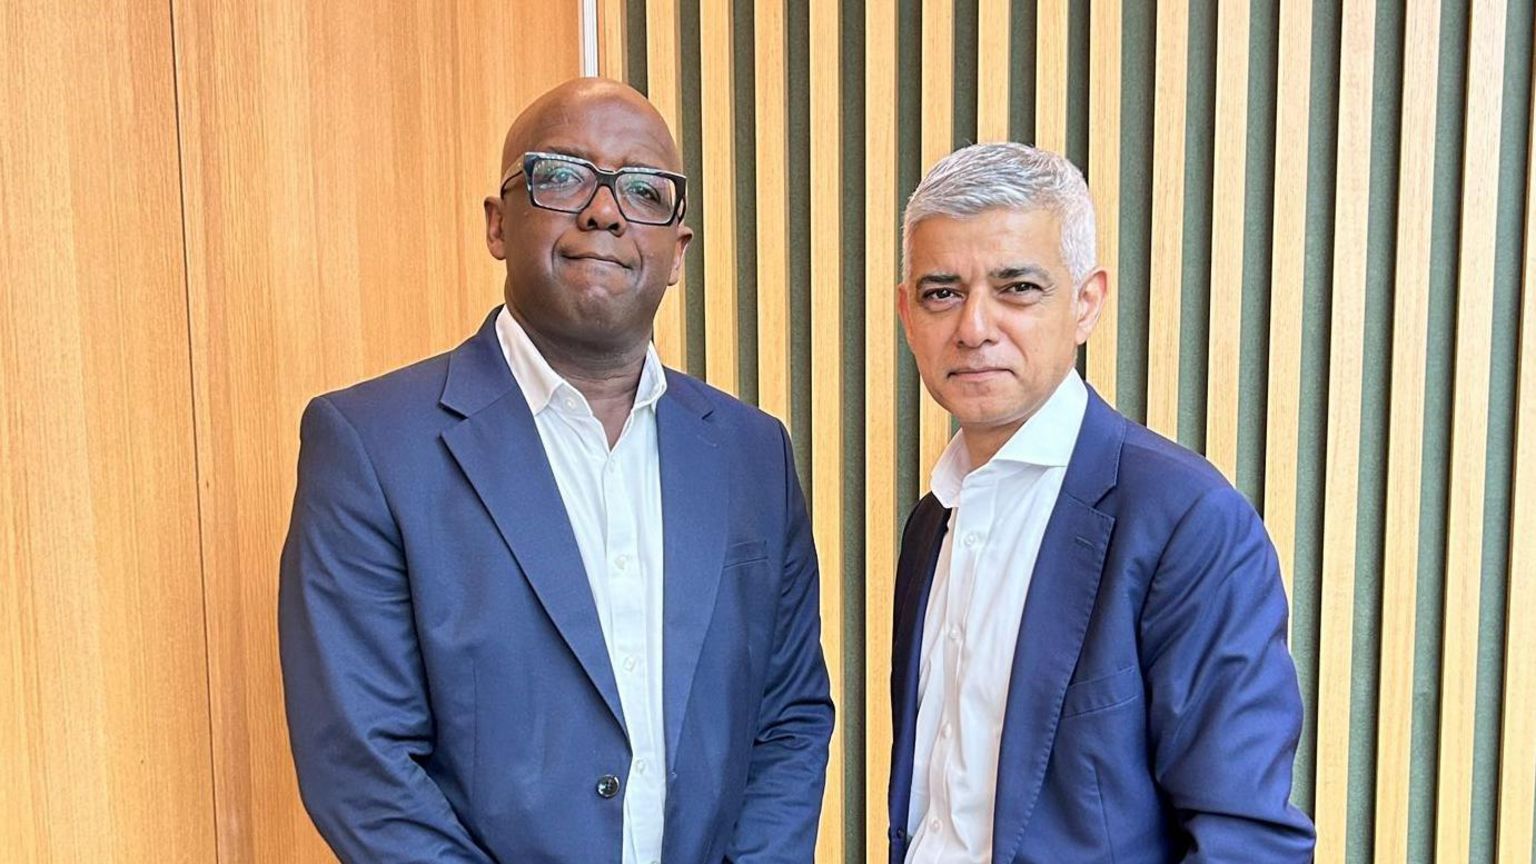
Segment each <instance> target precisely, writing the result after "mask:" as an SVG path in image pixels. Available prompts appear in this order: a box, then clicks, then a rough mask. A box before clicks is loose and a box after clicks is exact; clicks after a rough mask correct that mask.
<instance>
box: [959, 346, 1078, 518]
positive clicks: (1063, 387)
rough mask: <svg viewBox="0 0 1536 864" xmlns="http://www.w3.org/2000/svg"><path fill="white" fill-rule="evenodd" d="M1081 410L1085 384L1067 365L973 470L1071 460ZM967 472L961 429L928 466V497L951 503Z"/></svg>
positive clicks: (1054, 464)
mask: <svg viewBox="0 0 1536 864" xmlns="http://www.w3.org/2000/svg"><path fill="white" fill-rule="evenodd" d="M1087 410H1088V387H1087V386H1086V385H1085V384H1083V379H1082V376H1080V375H1078V374H1077V370H1076V369H1072V370H1069V371H1068V372H1067V377H1066V378H1063V379H1062V381H1061V383H1060V384H1058V385H1056V390H1055V391H1054V392H1053V393H1051V396H1050V398H1048V399H1046V400H1045V404H1044V405H1041V406H1040V409H1039V410H1038V411H1036V412H1035V413H1034V414H1033V415H1032V416H1031V417H1030V418H1029V419H1028V420H1026V421H1024V424H1023V425H1022V426H1020V427H1019V428H1018V430H1017V431H1015V432H1014V433H1013V435H1012V436H1010V437H1009V438H1008V440H1007V441H1006V442H1004V444H1003V446H1002V448H1001V449H999V450H998V451H997V453H996V454H994V455H993V456H992V459H991V461H989V462H987V464H985V465H982V466H980V468H978V469H976V470H985V469H987V468H991V467H993V466H996V467H998V468H1000V469H1001V468H1004V467H1007V466H1013V465H1035V466H1039V467H1042V468H1065V467H1067V464H1068V463H1069V462H1071V461H1072V448H1073V447H1075V446H1077V435H1078V432H1080V431H1081V430H1082V427H1083V415H1084V414H1085V413H1087ZM972 473H973V471H972V466H971V459H970V455H969V453H968V452H967V451H966V449H965V432H964V430H962V431H960V432H956V433H955V437H953V438H951V439H950V441H949V446H948V447H945V448H944V454H943V455H942V456H940V457H939V461H938V462H937V463H936V464H935V465H934V466H933V477H932V480H931V482H930V488H931V489H932V490H933V495H934V497H935V498H937V499H939V503H940V504H942V505H944V506H945V507H953V506H955V504H956V502H958V501H959V498H960V487H961V486H962V485H963V484H964V483H965V478H966V477H968V476H970V475H971V474H972Z"/></svg>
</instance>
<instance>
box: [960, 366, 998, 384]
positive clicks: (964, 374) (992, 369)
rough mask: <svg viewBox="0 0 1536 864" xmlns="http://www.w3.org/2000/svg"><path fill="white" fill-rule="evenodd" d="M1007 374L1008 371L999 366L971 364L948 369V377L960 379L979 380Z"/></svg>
mask: <svg viewBox="0 0 1536 864" xmlns="http://www.w3.org/2000/svg"><path fill="white" fill-rule="evenodd" d="M1007 374H1009V371H1008V370H1007V369H1004V368H1003V367H1001V366H973V367H966V368H964V369H951V370H949V377H951V378H958V379H960V380H961V381H980V380H983V379H986V378H990V377H992V376H994V375H1007Z"/></svg>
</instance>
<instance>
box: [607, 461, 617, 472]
mask: <svg viewBox="0 0 1536 864" xmlns="http://www.w3.org/2000/svg"><path fill="white" fill-rule="evenodd" d="M608 473H609V474H617V473H619V463H617V462H609V463H608Z"/></svg>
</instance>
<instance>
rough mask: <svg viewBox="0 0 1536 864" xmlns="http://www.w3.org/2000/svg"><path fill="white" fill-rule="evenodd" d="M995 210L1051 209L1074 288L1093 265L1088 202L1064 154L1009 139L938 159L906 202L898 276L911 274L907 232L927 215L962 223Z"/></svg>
mask: <svg viewBox="0 0 1536 864" xmlns="http://www.w3.org/2000/svg"><path fill="white" fill-rule="evenodd" d="M995 208H1007V209H1010V210H1050V211H1052V212H1054V213H1055V214H1056V216H1057V218H1058V219H1060V221H1061V260H1062V261H1063V262H1064V263H1065V264H1066V265H1067V271H1068V273H1070V274H1071V276H1072V282H1073V284H1074V286H1076V285H1080V284H1081V283H1082V281H1083V279H1084V278H1085V277H1086V276H1087V275H1088V274H1089V273H1091V272H1093V268H1094V266H1095V265H1096V264H1097V263H1098V261H1097V258H1096V252H1095V249H1094V236H1095V234H1094V216H1093V199H1092V198H1091V197H1090V196H1089V194H1088V184H1087V183H1086V182H1085V181H1084V180H1083V174H1082V172H1081V171H1079V170H1077V166H1076V165H1073V164H1072V163H1071V162H1070V161H1068V160H1067V158H1066V157H1065V156H1061V155H1059V154H1056V153H1052V152H1050V151H1049V150H1040V149H1038V148H1035V147H1030V146H1028V145H1027V144H1018V143H1014V142H1011V141H1008V142H1002V143H997V144H972V145H971V146H969V147H962V148H961V149H959V150H956V151H955V152H953V153H951V154H949V155H948V156H945V157H944V158H943V159H940V160H939V161H938V163H937V164H935V165H934V166H933V168H931V169H929V171H928V175H927V176H925V177H924V178H923V181H922V182H921V183H919V184H917V189H916V190H914V191H913V192H912V197H911V198H908V199H907V209H906V213H905V215H904V216H903V218H902V222H901V260H902V271H901V272H902V278H903V279H907V278H909V277H910V276H911V271H912V229H913V227H914V226H915V225H917V223H919V222H921V221H923V220H924V219H927V218H929V217H930V216H948V217H950V218H953V219H965V218H969V217H971V216H977V215H979V214H981V213H982V212H984V211H987V210H992V209H995Z"/></svg>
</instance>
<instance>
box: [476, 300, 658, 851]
mask: <svg viewBox="0 0 1536 864" xmlns="http://www.w3.org/2000/svg"><path fill="white" fill-rule="evenodd" d="M496 337H497V339H498V340H499V341H500V342H501V350H502V353H503V354H504V355H505V356H506V358H507V365H508V366H510V367H511V368H512V376H513V377H514V378H516V379H517V384H518V386H519V387H521V388H522V391H523V396H524V398H526V399H527V400H528V407H529V409H530V410H532V411H533V422H534V424H535V425H536V426H537V427H538V430H539V439H540V440H541V441H542V442H543V443H544V453H545V455H546V456H548V457H549V465H550V467H551V468H552V469H554V474H555V484H556V485H557V486H558V487H559V488H560V498H561V500H562V501H564V503H565V512H566V515H567V516H568V517H569V518H570V521H571V528H572V530H573V531H574V532H575V534H576V545H577V547H578V548H579V549H580V550H581V563H582V565H583V566H584V568H585V569H586V571H587V582H588V583H589V584H590V585H591V586H592V599H593V600H595V601H596V603H597V617H598V621H599V623H601V625H602V628H603V641H604V642H605V643H607V647H608V661H609V662H610V663H611V664H612V665H613V673H614V677H615V679H616V680H617V683H618V686H619V704H620V706H621V707H622V709H623V711H624V722H625V726H626V727H627V731H628V733H629V745H630V763H629V780H628V783H627V785H626V787H625V789H624V790H623V794H624V850H623V862H624V864H651V862H659V861H660V860H661V837H662V827H663V817H664V814H665V812H666V803H667V784H666V766H667V759H666V740H665V738H664V732H663V729H664V728H665V727H664V726H663V719H662V717H663V715H662V681H661V673H662V648H661V641H662V609H661V606H662V573H661V567H662V531H661V468H660V456H659V453H658V451H657V448H656V445H657V441H656V401H657V400H658V399H660V398H661V395H662V393H664V392H666V389H667V378H666V373H665V372H664V371H663V370H662V366H661V359H660V358H659V357H658V356H657V355H656V349H655V348H654V347H653V348H650V349H649V350H648V351H647V353H646V357H645V366H644V368H643V369H642V371H641V373H640V385H639V388H638V389H637V391H636V394H635V404H634V408H633V409H632V410H631V411H630V414H629V419H628V420H626V421H625V423H624V429H623V431H622V432H620V434H619V437H618V440H617V441H616V442H615V443H614V445H613V448H612V449H611V450H610V449H609V447H608V437H607V434H606V433H605V432H604V431H603V425H602V423H601V422H599V421H598V419H597V417H596V416H595V415H594V414H593V413H592V408H591V406H590V405H588V404H587V400H586V398H585V397H583V396H582V395H581V392H580V391H578V390H577V389H576V388H575V387H573V386H571V384H570V383H569V382H567V381H566V380H565V379H563V378H561V377H560V375H559V374H558V373H556V372H555V370H554V369H553V368H551V367H550V365H549V363H548V361H546V360H545V359H544V356H543V355H542V354H540V353H539V351H538V349H537V348H536V347H534V344H533V342H532V340H530V339H529V338H528V334H527V332H526V331H524V330H523V328H522V326H521V325H519V324H518V322H517V319H515V318H513V317H512V315H511V313H509V312H508V311H507V310H506V308H505V307H503V308H502V310H501V314H500V315H498V316H497V318H496ZM554 707H557V706H545V708H544V710H550V709H552V708H554Z"/></svg>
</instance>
